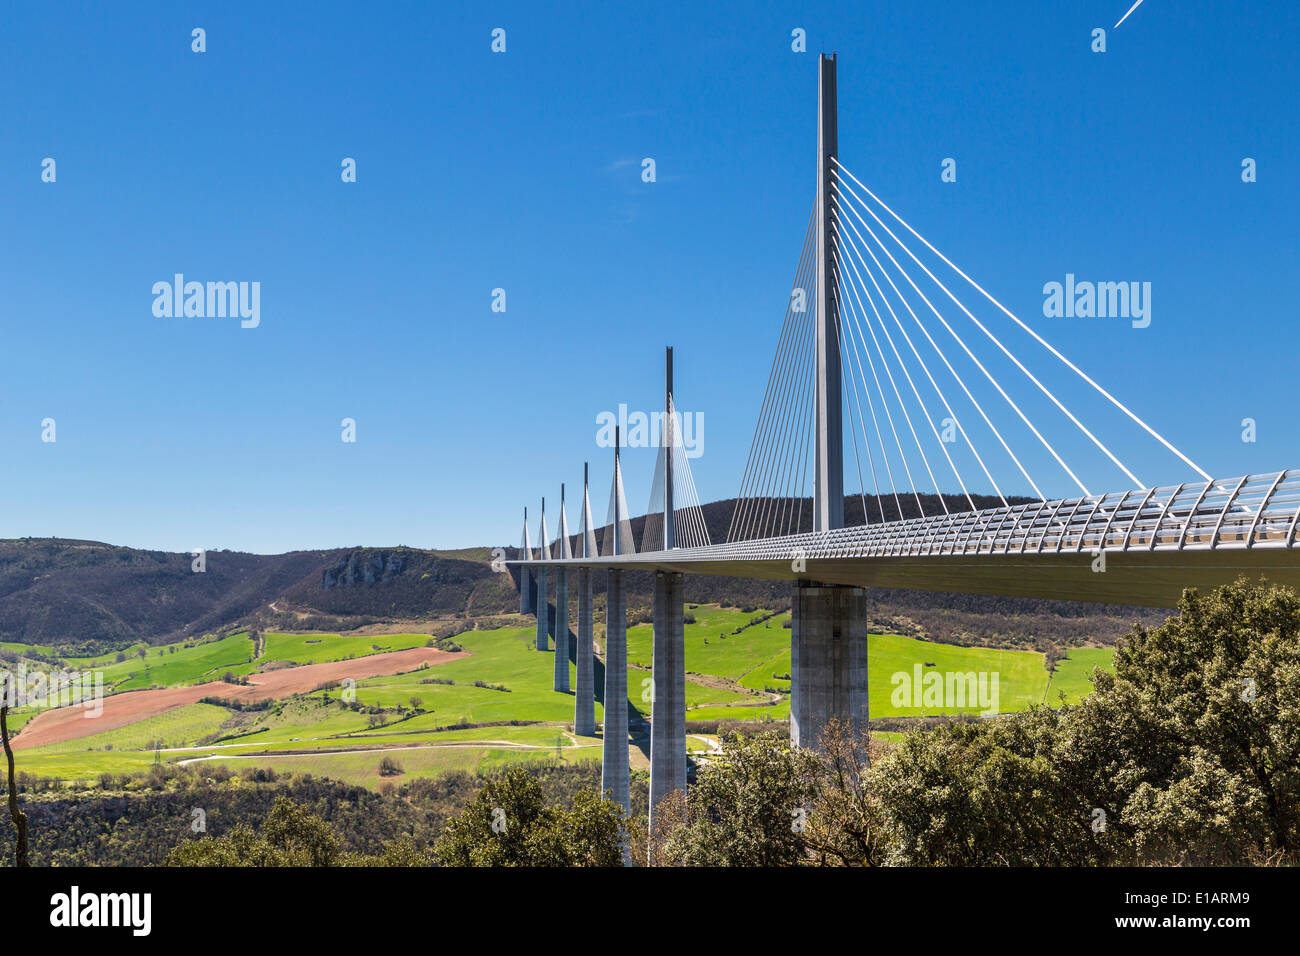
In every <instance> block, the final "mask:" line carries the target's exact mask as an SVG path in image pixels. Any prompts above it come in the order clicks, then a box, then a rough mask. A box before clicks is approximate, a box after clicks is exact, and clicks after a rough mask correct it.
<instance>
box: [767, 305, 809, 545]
mask: <svg viewBox="0 0 1300 956" xmlns="http://www.w3.org/2000/svg"><path fill="white" fill-rule="evenodd" d="M815 298H816V296H815V294H814V299H815ZM813 314H814V310H811V309H810V310H808V312H807V313H806V314H805V317H804V322H803V326H802V330H801V331H802V334H801V335H800V338H799V340H798V342H797V350H796V351H795V353H794V361H793V363H792V365H791V376H790V381H789V389H788V391H787V402H786V405H785V414H784V416H783V417H782V420H781V423H780V426H779V438H778V440H779V442H780V450H779V452H777V454H776V455H775V456H774V464H775V467H774V468H773V470H772V474H771V484H770V485H769V486H767V487H765V488H764V492H765V495H764V498H763V510H762V515H763V517H762V523H761V525H760V532H766V534H763V535H762V536H764V537H768V536H771V533H772V532H774V531H775V530H776V528H777V527H779V526H780V520H781V514H782V513H783V509H784V505H785V499H784V493H785V491H786V489H787V488H788V486H789V476H790V475H791V473H792V470H793V466H794V456H795V454H796V452H795V451H794V448H793V447H792V444H791V437H792V435H793V436H795V440H796V441H797V434H798V432H797V428H798V426H797V424H796V422H797V421H798V418H799V409H800V404H799V403H800V401H801V397H800V392H801V391H802V387H801V386H802V384H803V379H804V377H805V376H806V374H807V372H806V369H807V364H808V358H807V356H808V350H809V347H810V344H811V342H812V341H813V336H812V327H813V323H812V321H811V316H812V315H813ZM787 450H788V451H789V454H788V455H787Z"/></svg>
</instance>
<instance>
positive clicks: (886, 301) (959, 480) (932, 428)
mask: <svg viewBox="0 0 1300 956" xmlns="http://www.w3.org/2000/svg"><path fill="white" fill-rule="evenodd" d="M835 235H836V239H837V240H838V241H841V242H845V243H846V244H847V245H848V246H849V249H850V250H851V251H852V252H853V253H854V254H855V255H856V256H857V257H858V259H859V260H861V261H862V268H863V271H864V272H866V274H867V276H868V277H869V278H870V279H871V284H872V285H873V286H875V287H876V292H877V293H878V294H879V295H880V301H881V302H883V303H884V305H885V308H886V309H887V310H888V312H889V314H890V317H891V318H893V320H894V324H895V325H897V326H898V329H899V331H900V332H902V333H903V339H904V340H905V341H906V342H907V344H908V345H909V346H910V347H911V349H912V354H913V355H915V356H916V358H917V361H919V362H920V363H921V368H922V370H923V371H924V372H925V374H926V377H928V378H929V379H930V384H931V385H933V386H934V389H935V391H936V392H938V393H939V399H940V401H942V402H943V404H944V407H945V408H947V409H948V414H949V415H952V417H953V421H954V422H957V421H958V419H957V415H956V413H955V412H953V410H952V407H951V406H949V405H948V400H947V399H946V398H944V395H943V392H942V391H941V390H940V389H939V386H938V385H937V384H936V383H935V381H934V376H933V375H930V369H929V368H927V367H926V364H925V361H924V360H923V359H921V356H920V353H919V352H917V350H916V346H915V345H912V339H911V337H910V336H908V334H907V330H906V329H904V328H903V323H902V322H900V321H899V319H898V315H897V313H895V312H894V307H893V306H892V305H890V304H889V299H888V298H887V297H886V296H885V293H884V290H882V289H881V288H880V283H879V282H877V281H876V277H875V275H874V274H872V272H871V270H870V269H869V268H867V263H866V260H865V259H863V258H862V253H861V252H859V251H858V250H857V248H856V247H855V246H854V245H853V241H852V240H851V239H849V240H847V241H846V240H845V238H844V237H843V236H841V235H840V232H839V226H838V225H837V226H836V231H835ZM849 265H850V266H852V268H853V273H854V275H856V276H857V277H858V280H859V281H862V276H861V274H860V273H858V267H857V264H856V263H855V262H854V261H853V259H852V258H850V259H849ZM886 279H888V276H886ZM862 287H863V290H864V291H866V293H867V297H868V299H870V297H871V290H870V289H867V287H866V283H865V282H863V284H862ZM894 291H895V292H897V291H898V290H897V289H895V290H894ZM872 307H873V308H874V307H875V305H874V303H873V304H872ZM877 317H878V318H879V312H877ZM880 327H881V329H882V330H883V331H884V333H885V337H886V338H887V339H888V341H889V347H890V348H891V349H893V350H894V356H895V358H897V359H898V364H899V366H900V367H901V368H902V369H903V374H904V375H906V376H907V384H908V385H910V386H911V387H912V394H913V395H915V396H916V402H917V404H918V405H920V406H921V411H922V412H924V413H925V419H926V421H927V422H929V424H930V431H932V432H933V433H934V440H935V441H937V442H938V443H939V450H940V451H942V452H943V456H944V458H946V459H947V460H948V467H949V468H951V469H952V473H953V475H955V476H956V478H957V484H958V485H960V486H961V490H962V494H964V495H965V496H966V503H967V504H969V505H970V510H971V511H975V510H977V509H976V507H975V502H974V500H973V499H972V498H971V496H970V492H969V491H968V490H967V489H966V482H965V481H963V480H962V477H961V472H959V471H958V470H957V465H956V464H955V463H954V462H953V460H952V455H950V454H949V453H948V443H947V442H945V441H944V440H943V438H942V437H941V436H940V435H939V429H938V428H936V427H935V424H934V418H933V417H932V416H931V415H930V410H929V408H927V407H926V404H925V401H924V399H922V398H921V392H920V390H919V389H918V388H917V387H916V383H915V382H914V381H912V375H911V373H910V372H909V371H908V370H907V365H906V363H905V362H904V361H903V356H902V355H900V354H899V351H898V346H897V345H895V344H894V339H893V337H892V336H891V335H890V334H889V327H888V326H887V325H885V320H884V319H883V318H880ZM975 457H976V458H977V459H978V458H979V454H978V453H976V456H975ZM985 474H988V473H987V471H986V472H985ZM989 480H990V481H992V480H993V477H992V476H991V475H990V476H989ZM994 489H995V490H996V489H997V483H996V482H994ZM936 491H937V492H938V495H939V499H940V502H941V503H942V501H943V491H942V489H939V488H938V486H937V485H936ZM1001 494H1002V492H1001V491H998V495H999V497H1001ZM1005 503H1006V501H1005V499H1004V500H1003V504H1005ZM947 511H948V509H947V507H946V506H945V507H944V512H945V513H947Z"/></svg>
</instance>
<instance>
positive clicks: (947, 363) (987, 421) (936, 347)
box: [846, 219, 1047, 506]
mask: <svg viewBox="0 0 1300 956" xmlns="http://www.w3.org/2000/svg"><path fill="white" fill-rule="evenodd" d="M846 222H848V224H849V226H850V228H852V229H853V232H854V234H855V235H857V237H858V239H859V240H860V241H861V242H862V248H864V249H866V250H867V253H868V255H870V256H871V260H872V261H873V262H875V263H876V266H877V268H879V270H880V273H881V275H883V276H884V277H885V279H886V280H887V281H888V282H889V285H890V287H891V288H892V289H893V290H894V293H895V295H897V296H898V298H899V301H901V302H902V303H903V306H904V307H905V308H906V309H907V311H908V314H910V315H911V316H912V319H913V321H915V322H916V325H917V327H918V328H919V329H920V330H921V332H922V333H923V334H924V335H925V338H926V340H927V341H928V342H929V343H930V345H931V347H933V348H934V350H935V352H936V353H937V354H938V356H939V358H940V359H942V360H943V364H944V365H945V366H946V367H947V369H948V371H949V372H950V373H951V374H952V377H953V378H954V379H956V381H957V384H958V385H959V386H961V390H962V392H964V393H965V395H966V398H967V399H969V400H970V402H971V404H972V405H974V406H975V410H976V411H977V412H979V414H980V417H981V418H982V419H983V420H984V424H986V425H988V427H989V430H990V431H992V432H993V434H994V436H995V437H996V438H997V439H998V442H999V443H1001V445H1002V448H1003V449H1004V450H1005V451H1006V453H1007V454H1008V455H1009V456H1010V458H1011V460H1012V461H1013V462H1014V463H1015V465H1016V467H1017V468H1018V469H1019V470H1020V473H1021V474H1022V475H1024V477H1025V480H1026V481H1028V482H1029V484H1030V486H1031V487H1032V488H1033V489H1034V493H1035V494H1037V495H1038V497H1039V498H1041V499H1042V500H1044V501H1046V500H1047V499H1046V497H1045V496H1044V495H1043V493H1042V492H1041V491H1040V490H1039V488H1038V484H1037V483H1036V482H1035V481H1034V479H1033V478H1032V477H1031V476H1030V474H1029V472H1028V471H1026V470H1025V466H1024V465H1022V464H1021V463H1020V459H1019V458H1018V457H1016V454H1015V452H1013V451H1012V450H1011V447H1010V446H1009V445H1008V444H1007V442H1006V439H1005V438H1003V437H1002V433H1001V432H999V431H998V429H997V426H996V425H994V424H993V422H992V421H991V420H990V419H989V416H988V415H987V414H986V413H985V411H984V407H983V406H982V405H981V404H980V403H979V401H978V400H977V399H976V398H975V396H974V395H972V394H971V390H970V389H969V388H968V387H967V385H966V382H965V380H964V379H963V378H962V377H961V375H960V374H959V373H958V372H957V370H956V369H955V368H953V365H952V362H950V361H949V360H948V356H947V355H946V354H945V353H944V351H943V349H941V348H940V347H939V343H937V342H936V341H935V340H934V337H933V336H932V335H931V334H930V330H929V329H927V328H926V327H925V323H923V322H922V321H921V317H920V316H918V315H917V314H916V310H914V309H913V308H912V306H911V304H910V303H908V301H907V299H906V298H905V297H904V296H903V294H902V292H900V291H899V288H898V286H897V285H895V284H894V282H893V280H892V279H891V278H890V276H889V272H888V270H887V269H885V267H884V266H883V265H882V264H881V262H880V260H879V259H877V258H876V255H875V253H874V252H872V250H871V245H870V244H869V243H868V242H867V241H866V240H865V239H863V238H862V234H861V233H860V232H858V228H857V226H856V225H854V223H853V220H851V219H849V220H846ZM868 232H870V230H868ZM873 238H875V236H874V234H873ZM877 242H879V239H877ZM854 252H857V253H858V258H859V259H860V258H861V253H860V252H858V249H857V247H856V246H855V247H854ZM863 266H864V267H865V266H866V263H865V262H863ZM882 295H883V293H882ZM939 319H940V321H941V322H942V321H943V317H942V316H940V317H939ZM943 324H944V327H945V328H947V329H948V331H949V332H951V333H952V335H953V337H954V338H956V339H957V341H958V343H959V344H961V346H962V348H963V349H965V348H966V344H965V342H963V341H962V339H961V337H960V336H959V335H957V333H956V332H954V331H953V330H952V328H951V327H950V326H949V325H948V323H947V322H944V323H943ZM966 351H967V354H970V350H969V349H966ZM918 358H919V356H918ZM922 364H923V365H924V363H922ZM935 388H936V391H937V390H938V386H936V387H935ZM941 397H942V396H941ZM944 404H945V406H946V405H947V402H946V401H945V403H944ZM949 411H950V412H951V411H952V409H951V407H949ZM953 420H954V422H956V424H957V427H958V429H960V430H961V433H962V436H963V437H964V438H965V439H966V444H967V445H968V446H969V447H970V449H971V452H972V453H973V454H974V455H975V457H976V459H977V460H978V461H979V463H980V467H981V468H983V469H984V474H985V475H986V476H988V479H989V481H990V482H992V484H993V487H994V490H996V491H997V492H998V496H999V497H1001V498H1002V504H1003V505H1004V506H1005V505H1006V503H1007V501H1006V498H1005V496H1003V495H1002V492H1001V490H1000V489H999V488H998V484H997V482H996V481H994V479H993V476H992V475H991V474H990V473H989V470H988V468H987V466H985V464H984V461H983V459H982V458H980V454H979V452H978V451H977V450H976V448H975V445H974V443H973V442H972V441H971V438H970V436H969V435H968V434H967V433H966V429H965V427H964V426H963V425H962V424H961V420H960V419H958V418H957V417H956V415H954V416H953Z"/></svg>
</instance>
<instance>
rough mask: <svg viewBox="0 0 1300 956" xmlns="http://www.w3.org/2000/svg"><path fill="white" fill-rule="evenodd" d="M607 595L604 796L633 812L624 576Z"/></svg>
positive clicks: (615, 574)
mask: <svg viewBox="0 0 1300 956" xmlns="http://www.w3.org/2000/svg"><path fill="white" fill-rule="evenodd" d="M608 574H609V581H608V585H607V590H606V592H605V724H604V726H603V727H602V728H601V734H602V735H603V736H604V748H603V753H602V756H603V758H604V759H603V761H602V763H601V772H600V790H601V793H604V792H605V791H609V793H610V799H611V800H613V801H614V802H615V803H617V804H618V805H619V806H621V807H622V808H623V809H624V810H626V811H629V812H631V810H632V796H631V789H630V786H629V782H628V762H627V594H626V593H625V592H624V590H623V572H622V571H610V572H608Z"/></svg>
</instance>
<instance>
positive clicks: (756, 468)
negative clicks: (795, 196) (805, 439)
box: [728, 207, 816, 540]
mask: <svg viewBox="0 0 1300 956" xmlns="http://www.w3.org/2000/svg"><path fill="white" fill-rule="evenodd" d="M815 213H816V209H815V207H814V210H813V212H812V213H810V215H809V219H808V228H807V230H806V232H805V234H804V245H803V249H802V251H801V253H800V258H799V265H798V268H797V269H796V271H795V284H794V286H793V287H792V288H791V294H790V297H789V299H788V300H787V302H786V321H785V323H784V325H783V326H782V330H781V339H780V341H778V343H777V352H776V355H775V356H774V358H773V361H772V370H771V372H770V373H769V376H768V385H767V391H766V392H765V394H764V399H763V410H762V412H761V413H760V416H759V421H758V425H757V426H756V427H755V432H754V441H753V444H752V445H751V447H750V461H751V463H752V468H751V463H747V464H746V476H745V478H744V479H743V480H742V482H741V491H740V496H739V497H738V499H737V502H736V508H735V510H734V511H733V514H732V528H729V529H728V540H744V539H745V538H747V537H749V534H750V530H751V529H752V527H753V522H754V519H755V517H756V513H757V510H758V501H757V500H756V498H755V497H754V494H755V492H756V490H757V487H758V484H759V483H760V481H761V480H762V479H761V477H760V475H761V473H762V472H763V471H765V470H766V467H767V463H766V454H767V448H768V445H769V444H770V442H771V440H772V422H773V419H774V416H775V415H776V414H777V407H778V405H779V404H780V402H781V401H782V398H781V396H782V394H783V392H784V383H785V378H786V375H787V369H788V363H789V360H790V355H791V351H792V348H791V347H792V342H793V339H794V337H795V335H796V334H797V327H798V324H799V321H800V319H799V313H798V312H796V311H795V309H794V301H793V300H794V292H795V290H798V291H799V292H800V293H801V294H803V296H804V299H803V303H802V304H803V305H804V307H805V310H806V307H807V293H806V291H805V289H804V286H805V284H806V280H807V278H808V274H809V271H810V269H811V262H812V255H813V253H812V250H813V236H814V232H813V228H814V224H815V221H816V216H815ZM746 492H749V494H748V495H747V494H746ZM733 535H734V536H733Z"/></svg>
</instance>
